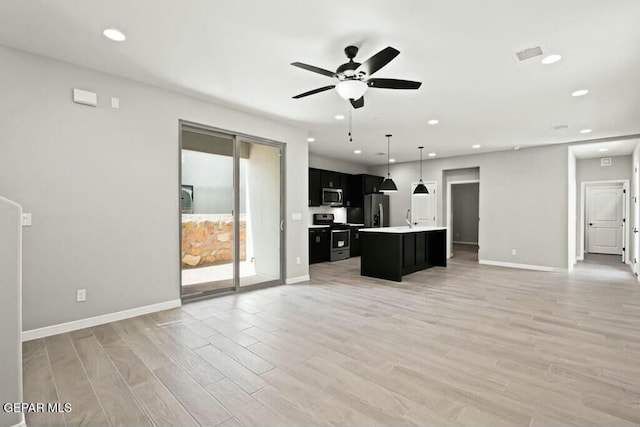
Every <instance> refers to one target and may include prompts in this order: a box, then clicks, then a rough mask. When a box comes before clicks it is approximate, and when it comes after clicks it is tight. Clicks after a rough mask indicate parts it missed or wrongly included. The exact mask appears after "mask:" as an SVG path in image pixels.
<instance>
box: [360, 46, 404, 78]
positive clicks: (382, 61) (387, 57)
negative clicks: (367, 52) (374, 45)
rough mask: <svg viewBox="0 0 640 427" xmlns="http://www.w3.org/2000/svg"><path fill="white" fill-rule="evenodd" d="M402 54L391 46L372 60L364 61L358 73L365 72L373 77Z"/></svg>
mask: <svg viewBox="0 0 640 427" xmlns="http://www.w3.org/2000/svg"><path fill="white" fill-rule="evenodd" d="M399 54H400V51H399V50H398V49H394V48H392V47H391V46H389V47H385V48H384V49H382V50H381V51H380V52H378V53H376V54H375V55H373V56H372V57H371V58H369V59H367V60H366V61H364V62H363V63H362V64H361V65H360V66H359V67H358V68H357V69H356V73H357V72H358V71H364V72H366V73H367V75H368V76H370V75H372V74H373V73H375V72H376V71H378V70H379V69H380V68H382V67H384V66H385V65H387V64H388V63H389V62H391V61H392V60H393V58H395V57H396V56H398V55H399Z"/></svg>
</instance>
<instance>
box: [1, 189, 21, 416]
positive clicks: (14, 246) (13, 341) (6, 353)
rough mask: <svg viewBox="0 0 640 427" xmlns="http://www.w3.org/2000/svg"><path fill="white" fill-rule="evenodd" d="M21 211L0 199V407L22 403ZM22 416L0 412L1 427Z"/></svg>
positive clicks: (14, 204)
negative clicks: (0, 305)
mask: <svg viewBox="0 0 640 427" xmlns="http://www.w3.org/2000/svg"><path fill="white" fill-rule="evenodd" d="M21 216H22V210H21V208H20V206H19V205H17V204H16V203H14V202H11V201H9V200H7V199H4V198H2V197H0V294H1V295H2V309H0V343H2V350H1V351H0V366H1V367H2V368H0V403H1V404H4V403H7V402H21V401H22V339H21V331H22V329H21V327H22V325H21V323H22V322H21V318H20V317H21V316H20V308H21V304H20V287H21V283H20V280H21V253H22V248H21V244H22V227H21ZM21 418H22V417H21V416H20V415H18V414H14V413H6V412H4V411H2V410H0V427H8V426H13V425H16V424H18V423H19V422H20V421H21Z"/></svg>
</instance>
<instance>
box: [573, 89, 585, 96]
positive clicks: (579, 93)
mask: <svg viewBox="0 0 640 427" xmlns="http://www.w3.org/2000/svg"><path fill="white" fill-rule="evenodd" d="M588 93H589V91H588V90H587V89H579V90H576V91H574V92H571V96H585V95H586V94H588Z"/></svg>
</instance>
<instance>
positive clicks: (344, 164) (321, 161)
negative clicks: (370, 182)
mask: <svg viewBox="0 0 640 427" xmlns="http://www.w3.org/2000/svg"><path fill="white" fill-rule="evenodd" d="M309 167H310V168H316V169H326V170H330V171H336V172H342V173H350V174H352V175H357V174H360V173H367V167H366V166H365V165H361V164H358V163H355V162H348V161H345V160H340V159H332V158H330V157H324V156H319V155H317V154H313V153H309ZM385 174H386V173H385Z"/></svg>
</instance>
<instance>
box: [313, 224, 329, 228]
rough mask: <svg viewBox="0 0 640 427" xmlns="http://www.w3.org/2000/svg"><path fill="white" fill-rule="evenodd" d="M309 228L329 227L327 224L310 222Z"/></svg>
mask: <svg viewBox="0 0 640 427" xmlns="http://www.w3.org/2000/svg"><path fill="white" fill-rule="evenodd" d="M309 228H329V226H328V225H314V224H311V225H309Z"/></svg>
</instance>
